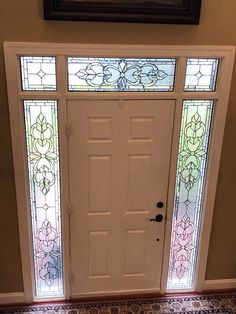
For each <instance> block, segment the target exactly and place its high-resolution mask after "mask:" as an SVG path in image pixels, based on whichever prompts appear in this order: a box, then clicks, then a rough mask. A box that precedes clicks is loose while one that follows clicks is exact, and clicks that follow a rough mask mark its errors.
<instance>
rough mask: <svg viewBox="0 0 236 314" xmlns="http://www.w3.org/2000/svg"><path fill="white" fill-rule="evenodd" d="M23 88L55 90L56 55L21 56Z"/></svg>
mask: <svg viewBox="0 0 236 314" xmlns="http://www.w3.org/2000/svg"><path fill="white" fill-rule="evenodd" d="M20 65H21V84H22V90H31V91H33V90H34V91H55V90H56V58H55V57H20Z"/></svg>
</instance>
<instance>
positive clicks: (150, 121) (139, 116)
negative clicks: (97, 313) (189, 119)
mask: <svg viewBox="0 0 236 314" xmlns="http://www.w3.org/2000/svg"><path fill="white" fill-rule="evenodd" d="M174 109H175V101H174V100H81V101H77V100H71V101H68V102H67V114H68V121H67V122H68V124H69V126H70V128H71V135H70V137H69V182H70V202H71V207H72V215H71V222H70V239H71V243H70V245H71V272H72V286H71V295H72V297H78V296H82V295H96V294H97V295H100V294H111V293H114V294H117V293H119V294H120V293H122V294H125V293H136V292H147V291H148V292H158V291H160V278H161V265H162V255H163V243H164V226H165V219H163V221H162V222H159V223H158V222H156V221H152V222H150V219H151V218H154V217H155V216H156V215H157V214H162V215H163V216H164V217H165V214H166V213H165V211H166V210H165V209H166V206H164V207H163V208H157V207H156V204H157V202H158V201H163V202H164V204H165V203H166V199H167V188H168V177H169V162H170V152H171V140H172V127H173V118H174Z"/></svg>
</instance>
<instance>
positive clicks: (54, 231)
mask: <svg viewBox="0 0 236 314" xmlns="http://www.w3.org/2000/svg"><path fill="white" fill-rule="evenodd" d="M24 116H25V134H26V145H27V157H28V172H29V191H30V205H31V218H32V219H31V220H32V237H33V255H34V274H35V295H36V297H49V296H51V297H52V296H62V295H63V270H62V244H61V212H60V172H59V149H58V125H57V102H56V101H51V100H48V101H41V100H25V101H24Z"/></svg>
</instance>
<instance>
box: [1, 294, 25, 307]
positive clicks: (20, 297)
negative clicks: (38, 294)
mask: <svg viewBox="0 0 236 314" xmlns="http://www.w3.org/2000/svg"><path fill="white" fill-rule="evenodd" d="M24 302H25V295H24V292H11V293H0V305H1V304H14V303H24Z"/></svg>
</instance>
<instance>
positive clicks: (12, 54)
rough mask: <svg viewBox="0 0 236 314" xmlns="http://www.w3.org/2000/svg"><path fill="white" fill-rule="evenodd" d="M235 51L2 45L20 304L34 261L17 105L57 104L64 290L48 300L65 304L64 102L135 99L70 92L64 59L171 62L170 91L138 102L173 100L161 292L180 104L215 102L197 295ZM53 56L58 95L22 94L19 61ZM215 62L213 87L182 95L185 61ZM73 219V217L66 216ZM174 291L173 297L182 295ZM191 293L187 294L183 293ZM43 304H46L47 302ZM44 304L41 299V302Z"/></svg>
mask: <svg viewBox="0 0 236 314" xmlns="http://www.w3.org/2000/svg"><path fill="white" fill-rule="evenodd" d="M234 53H235V47H232V46H156V45H148V46H146V45H126V46H124V45H94V44H91V45H88V44H84V45H83V44H68V43H66V44H61V43H32V42H28V43H26V42H24V43H23V42H7V43H4V57H5V65H6V76H7V89H8V101H9V113H10V126H11V139H12V151H13V161H14V171H15V173H14V174H15V185H16V200H17V211H18V220H19V234H20V249H21V261H22V274H23V284H24V300H25V302H27V303H31V302H32V301H33V300H35V296H34V275H33V256H32V247H31V224H30V219H29V217H30V203H29V197H28V195H29V186H28V174H27V165H26V159H27V157H26V151H25V136H24V122H23V110H22V101H23V100H24V99H56V100H58V104H59V107H58V119H59V134H60V136H59V146H60V157H61V190H62V199H61V205H62V223H63V247H64V250H63V252H64V256H63V261H64V274H65V276H64V285H65V295H64V297H61V298H56V297H55V298H53V297H52V298H51V299H50V300H58V299H63V298H66V299H69V298H70V296H71V294H70V280H69V278H70V262H69V260H70V254H69V242H70V241H69V219H68V217H69V215H70V212H71V210H70V203H69V199H68V194H69V193H68V191H69V186H68V160H67V132H66V130H67V127H66V112H65V110H66V101H68V100H72V99H73V100H77V101H79V100H82V99H93V98H97V97H98V98H100V99H115V98H117V97H121V98H122V97H123V96H124V95H125V97H126V98H127V99H128V98H129V99H133V98H137V95H135V94H136V93H133V92H129V93H123V92H116V93H100V94H99V95H95V94H93V93H73V92H68V90H67V79H66V72H67V69H66V66H67V61H66V59H67V57H68V56H77V55H80V56H84V57H89V56H96V57H104V56H111V57H122V56H124V57H137V58H142V57H144V58H148V57H150V58H156V57H170V56H172V57H176V58H177V68H176V73H175V74H176V76H175V89H174V91H173V92H164V93H163V92H152V93H150V92H142V93H138V98H143V99H145V98H149V99H153V98H155V99H163V98H165V99H176V111H175V116H174V131H173V142H172V154H171V163H170V176H169V188H168V200H167V223H166V229H165V241H164V254H163V263H162V277H161V292H162V293H165V291H166V282H167V271H168V259H169V249H170V235H171V225H172V211H173V195H174V187H175V174H176V160H177V150H178V141H179V126H180V119H181V110H182V102H183V100H185V99H213V100H215V104H216V106H215V111H214V121H213V124H212V131H211V145H210V150H209V156H208V160H209V163H208V168H207V176H206V181H205V198H204V204H203V210H202V225H201V230H200V239H199V253H198V258H197V269H196V278H195V281H196V284H195V287H194V288H193V290H197V291H202V290H203V288H204V278H205V277H204V276H205V269H206V263H207V254H208V246H209V239H210V231H211V223H212V215H213V208H214V199H215V194H216V186H217V177H218V173H219V163H220V155H221V148H222V141H223V134H224V126H225V120H226V113H227V106H228V99H229V90H230V84H231V77H232V69H233V62H234ZM21 55H28V56H43V55H44V56H45V55H46V56H55V57H56V59H57V90H56V91H55V92H42V91H41V92H38V91H22V90H21V80H20V71H19V69H20V65H19V56H21ZM189 57H192V58H219V59H220V68H219V73H218V83H217V88H216V90H214V91H211V92H185V91H184V90H183V85H184V77H185V67H186V58H189ZM71 219H72V220H73V215H72V216H71ZM181 291H183V290H180V289H179V290H178V291H176V290H175V292H181ZM187 291H191V290H189V289H188V290H187ZM47 300H48V299H47ZM40 301H43V299H40Z"/></svg>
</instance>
